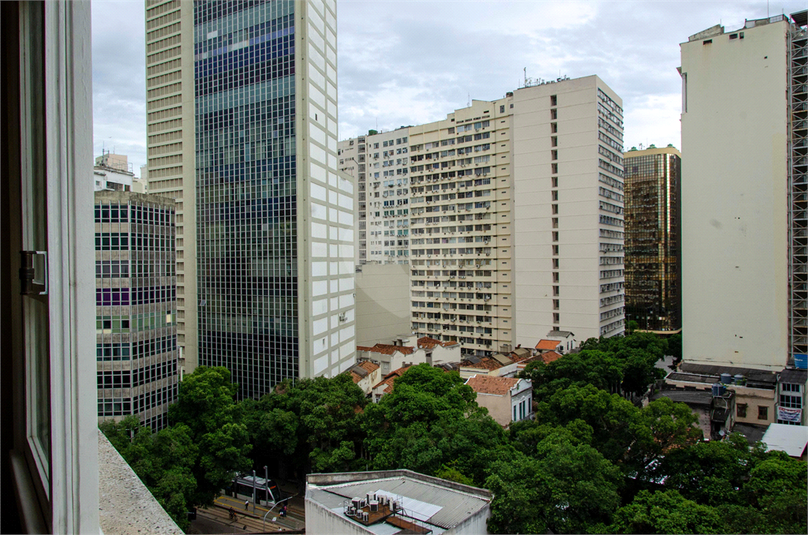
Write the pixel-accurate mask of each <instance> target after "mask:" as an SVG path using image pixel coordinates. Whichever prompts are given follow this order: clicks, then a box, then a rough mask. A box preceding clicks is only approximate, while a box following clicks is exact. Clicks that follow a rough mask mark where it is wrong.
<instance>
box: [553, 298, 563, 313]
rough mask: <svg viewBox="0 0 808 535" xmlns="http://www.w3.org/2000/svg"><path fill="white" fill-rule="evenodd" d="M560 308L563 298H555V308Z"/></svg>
mask: <svg viewBox="0 0 808 535" xmlns="http://www.w3.org/2000/svg"><path fill="white" fill-rule="evenodd" d="M559 308H561V300H560V299H553V310H558V309H559Z"/></svg>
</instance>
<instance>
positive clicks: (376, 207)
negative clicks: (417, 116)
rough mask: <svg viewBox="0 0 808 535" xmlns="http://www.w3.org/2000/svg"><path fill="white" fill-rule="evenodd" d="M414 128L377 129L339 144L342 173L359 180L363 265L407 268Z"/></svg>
mask: <svg viewBox="0 0 808 535" xmlns="http://www.w3.org/2000/svg"><path fill="white" fill-rule="evenodd" d="M408 136H409V130H408V128H407V127H401V128H398V129H396V130H393V131H391V132H381V133H380V132H376V131H375V130H371V131H370V132H368V135H367V136H359V137H358V138H355V139H348V140H345V141H341V142H340V143H339V153H340V154H339V156H340V161H339V163H340V169H341V170H342V171H343V172H345V173H347V174H349V175H351V176H352V177H355V178H356V183H357V188H358V193H357V195H358V217H359V229H358V231H359V240H358V256H357V261H358V262H359V263H360V264H365V263H368V262H370V263H377V264H407V263H408V258H409V221H410V217H409V198H410V188H409V186H408V182H409V180H408V178H409V177H408V175H409V143H408Z"/></svg>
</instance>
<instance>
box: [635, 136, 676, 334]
mask: <svg viewBox="0 0 808 535" xmlns="http://www.w3.org/2000/svg"><path fill="white" fill-rule="evenodd" d="M625 169H626V177H625V210H626V213H625V218H626V320H627V321H629V320H634V321H636V322H637V325H638V326H639V328H640V329H647V330H655V331H675V330H677V329H680V328H681V327H682V313H681V310H682V306H681V288H680V280H681V276H680V273H681V263H680V244H679V236H680V207H679V195H680V188H681V186H680V180H681V173H682V158H681V156H680V155H679V151H678V150H676V149H675V148H673V147H672V146H668V147H665V148H660V149H657V148H655V147H653V145H652V146H651V147H650V148H648V149H646V150H639V151H638V150H636V149H634V148H632V150H631V151H629V152H627V153H625Z"/></svg>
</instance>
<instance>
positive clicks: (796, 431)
mask: <svg viewBox="0 0 808 535" xmlns="http://www.w3.org/2000/svg"><path fill="white" fill-rule="evenodd" d="M760 441H761V442H765V443H766V451H772V450H778V451H784V452H786V453H787V454H788V455H789V456H790V457H801V456H802V454H803V452H805V447H806V445H808V427H806V426H804V425H788V424H771V425H769V428H768V429H767V430H766V433H765V434H764V435H763V438H762V439H760Z"/></svg>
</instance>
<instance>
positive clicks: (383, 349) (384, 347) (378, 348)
mask: <svg viewBox="0 0 808 535" xmlns="http://www.w3.org/2000/svg"><path fill="white" fill-rule="evenodd" d="M356 349H357V351H372V352H373V353H382V354H384V355H392V354H394V353H395V352H396V351H398V352H399V353H403V354H404V355H411V354H412V353H414V352H415V348H414V347H409V346H394V345H392V344H376V345H375V346H373V347H367V346H356Z"/></svg>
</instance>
